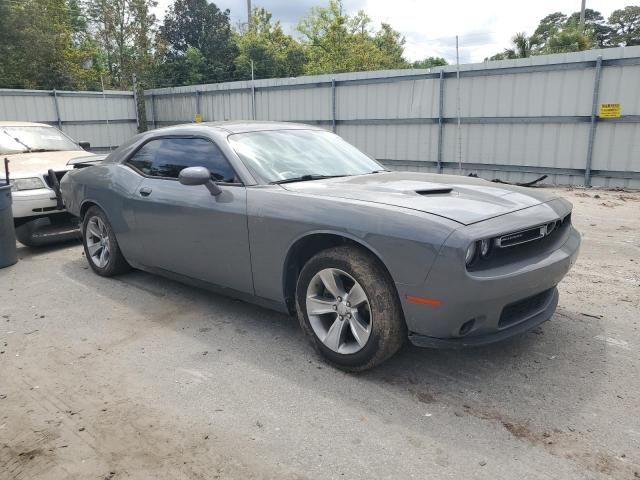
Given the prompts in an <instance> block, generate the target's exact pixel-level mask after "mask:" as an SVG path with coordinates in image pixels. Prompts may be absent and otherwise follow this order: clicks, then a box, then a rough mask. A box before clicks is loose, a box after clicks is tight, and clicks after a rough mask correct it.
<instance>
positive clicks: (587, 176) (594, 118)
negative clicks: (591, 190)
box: [584, 55, 602, 187]
mask: <svg viewBox="0 0 640 480" xmlns="http://www.w3.org/2000/svg"><path fill="white" fill-rule="evenodd" d="M601 75H602V55H598V58H597V59H596V72H595V80H594V82H593V101H592V103H591V125H590V127H589V144H588V145H587V165H586V166H585V169H584V186H585V187H590V186H591V163H592V162H593V144H594V142H595V139H596V126H597V125H598V100H599V98H600V77H601Z"/></svg>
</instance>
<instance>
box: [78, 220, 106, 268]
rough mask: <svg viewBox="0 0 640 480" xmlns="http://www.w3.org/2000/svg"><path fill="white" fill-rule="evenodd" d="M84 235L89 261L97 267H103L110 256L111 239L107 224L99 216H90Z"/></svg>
mask: <svg viewBox="0 0 640 480" xmlns="http://www.w3.org/2000/svg"><path fill="white" fill-rule="evenodd" d="M84 235H85V240H86V242H87V251H88V252H89V257H90V258H91V261H92V262H93V264H94V265H95V266H97V267H98V268H104V267H105V266H106V265H107V263H109V258H111V241H110V240H109V234H108V232H107V226H106V225H105V223H104V222H103V221H102V219H101V218H100V217H91V218H90V219H89V221H88V222H87V228H86V230H85V233H84Z"/></svg>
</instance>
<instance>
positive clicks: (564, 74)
mask: <svg viewBox="0 0 640 480" xmlns="http://www.w3.org/2000/svg"><path fill="white" fill-rule="evenodd" d="M456 77H457V73H456V69H455V66H448V67H444V68H442V69H440V68H438V69H431V70H397V71H385V72H362V73H349V74H339V75H321V76H313V77H301V78H288V79H269V80H257V81H255V82H230V83H222V84H211V85H197V86H189V87H177V88H164V89H155V90H148V91H146V92H145V99H146V111H147V121H148V123H149V126H150V127H152V128H153V127H157V126H164V125H171V124H176V123H184V122H193V121H194V119H195V118H196V115H198V116H199V117H201V118H202V120H203V121H218V120H234V119H256V120H280V121H296V122H303V123H309V124H314V125H320V126H322V127H324V128H327V129H332V130H334V131H336V132H337V133H338V134H339V135H341V136H342V137H344V138H345V139H346V140H348V141H350V142H351V143H353V144H355V145H356V146H358V147H359V148H360V149H362V150H364V151H365V152H367V153H369V154H370V155H371V156H373V157H374V158H377V159H378V160H380V161H381V162H382V163H384V164H386V165H389V166H390V167H391V168H393V169H397V170H418V171H432V172H443V173H463V174H467V173H470V172H475V173H478V174H479V175H480V176H483V177H485V178H501V179H503V180H507V181H529V180H532V179H534V178H536V177H538V176H540V175H543V174H547V175H548V176H549V178H548V179H547V182H548V183H556V184H578V185H581V184H593V185H598V186H622V187H635V188H637V187H640V94H639V86H640V47H626V48H615V49H605V50H591V51H585V52H579V53H570V54H561V55H548V56H539V57H531V58H527V59H519V60H504V61H497V62H487V63H482V64H472V65H462V66H461V67H460V80H459V84H458V80H457V78H456ZM458 87H459V90H458ZM458 92H459V94H458ZM458 95H459V98H460V102H459V105H460V107H459V108H460V126H458V118H457V110H458V101H457V99H458ZM600 103H619V104H620V105H621V108H622V115H621V116H620V117H619V118H609V119H604V118H600V117H599V116H598V107H599V105H600ZM460 165H461V166H462V169H460V168H459V167H460Z"/></svg>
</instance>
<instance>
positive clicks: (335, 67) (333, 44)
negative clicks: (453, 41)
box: [298, 0, 409, 74]
mask: <svg viewBox="0 0 640 480" xmlns="http://www.w3.org/2000/svg"><path fill="white" fill-rule="evenodd" d="M298 31H299V32H300V33H301V34H302V35H303V45H304V47H305V48H306V49H307V59H308V60H307V63H306V65H305V73H308V74H320V73H339V72H357V71H365V70H383V69H392V68H408V67H409V64H408V63H407V61H406V60H404V58H403V57H402V54H403V52H404V47H403V45H404V38H403V37H402V36H401V35H400V34H399V33H398V32H396V31H395V30H393V29H392V28H391V27H390V26H389V25H386V24H383V25H382V26H381V29H380V30H379V31H377V32H372V26H371V19H370V18H369V17H368V16H367V15H366V13H365V12H364V11H360V12H358V13H357V14H356V15H354V16H349V15H347V14H344V13H343V9H342V3H341V2H340V1H339V0H330V1H329V4H328V6H327V7H313V8H312V9H311V12H310V13H309V15H308V16H307V17H305V18H303V19H302V20H301V21H300V23H299V24H298Z"/></svg>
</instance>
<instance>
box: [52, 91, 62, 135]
mask: <svg viewBox="0 0 640 480" xmlns="http://www.w3.org/2000/svg"><path fill="white" fill-rule="evenodd" d="M53 104H54V106H55V108H56V123H57V124H58V129H59V130H60V131H62V118H61V117H60V105H58V92H56V89H55V88H54V89H53Z"/></svg>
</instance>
